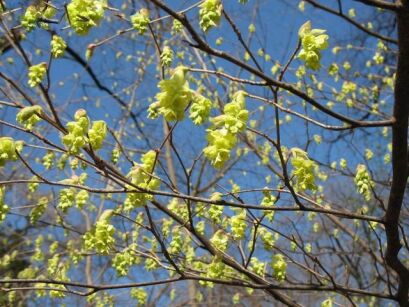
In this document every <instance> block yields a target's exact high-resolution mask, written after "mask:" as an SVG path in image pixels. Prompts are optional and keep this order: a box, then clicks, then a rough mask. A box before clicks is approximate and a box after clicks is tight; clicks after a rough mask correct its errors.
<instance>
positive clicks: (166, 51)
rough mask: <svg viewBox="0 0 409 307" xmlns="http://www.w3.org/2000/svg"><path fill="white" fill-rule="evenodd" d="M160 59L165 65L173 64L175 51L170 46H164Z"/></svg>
mask: <svg viewBox="0 0 409 307" xmlns="http://www.w3.org/2000/svg"><path fill="white" fill-rule="evenodd" d="M160 61H161V63H162V65H163V66H164V67H168V66H170V65H172V61H173V51H172V49H170V47H169V46H165V47H163V50H162V53H161V55H160Z"/></svg>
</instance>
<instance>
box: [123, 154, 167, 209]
mask: <svg viewBox="0 0 409 307" xmlns="http://www.w3.org/2000/svg"><path fill="white" fill-rule="evenodd" d="M156 159H157V157H156V152H155V151H153V150H150V151H148V152H147V153H145V154H144V155H143V156H142V157H141V162H142V163H141V164H137V163H135V165H134V166H133V167H132V169H131V171H130V172H129V174H128V178H129V179H130V180H131V183H132V185H128V190H129V191H130V192H129V193H128V195H127V198H126V200H125V203H124V209H125V210H126V211H130V210H131V209H133V208H137V207H141V206H144V205H146V202H147V201H148V200H152V199H153V196H152V195H151V194H149V193H146V192H144V191H143V190H145V189H148V190H155V189H157V188H158V187H159V184H160V181H159V180H158V179H157V178H154V177H153V171H154V168H155V163H156ZM141 189H142V190H141Z"/></svg>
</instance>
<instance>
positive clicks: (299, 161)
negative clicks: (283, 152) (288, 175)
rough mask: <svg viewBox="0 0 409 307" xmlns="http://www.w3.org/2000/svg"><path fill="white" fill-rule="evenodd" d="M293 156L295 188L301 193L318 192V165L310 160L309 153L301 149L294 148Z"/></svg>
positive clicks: (292, 150)
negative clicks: (316, 176) (316, 177)
mask: <svg viewBox="0 0 409 307" xmlns="http://www.w3.org/2000/svg"><path fill="white" fill-rule="evenodd" d="M291 154H292V158H291V165H292V166H293V173H292V174H293V176H294V179H295V188H296V189H297V190H299V191H305V190H310V191H316V190H317V185H316V184H315V174H316V172H318V165H317V164H316V163H315V162H314V161H312V160H310V159H309V158H308V155H307V153H306V152H305V151H303V150H302V149H300V148H292V149H291Z"/></svg>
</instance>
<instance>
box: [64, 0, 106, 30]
mask: <svg viewBox="0 0 409 307" xmlns="http://www.w3.org/2000/svg"><path fill="white" fill-rule="evenodd" d="M106 5H107V3H106V0H72V1H71V2H70V3H69V4H68V5H67V13H68V20H69V22H70V25H71V27H72V28H73V29H74V31H75V33H77V34H80V35H85V34H87V33H88V32H89V30H90V29H91V28H92V27H95V26H97V25H99V23H100V22H101V20H102V18H103V17H104V11H105V6H106Z"/></svg>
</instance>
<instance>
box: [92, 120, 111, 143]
mask: <svg viewBox="0 0 409 307" xmlns="http://www.w3.org/2000/svg"><path fill="white" fill-rule="evenodd" d="M107 130H108V128H107V124H106V123H105V122H104V121H103V120H96V121H94V122H93V123H92V127H91V129H89V131H88V137H89V142H90V144H91V146H92V149H93V150H98V149H100V148H101V147H102V143H103V142H104V140H105V137H106V135H107Z"/></svg>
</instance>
